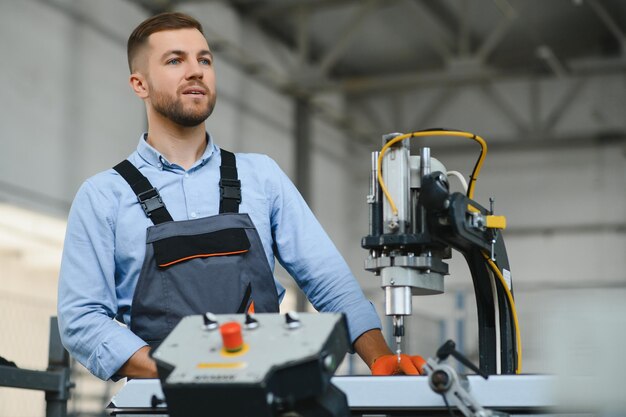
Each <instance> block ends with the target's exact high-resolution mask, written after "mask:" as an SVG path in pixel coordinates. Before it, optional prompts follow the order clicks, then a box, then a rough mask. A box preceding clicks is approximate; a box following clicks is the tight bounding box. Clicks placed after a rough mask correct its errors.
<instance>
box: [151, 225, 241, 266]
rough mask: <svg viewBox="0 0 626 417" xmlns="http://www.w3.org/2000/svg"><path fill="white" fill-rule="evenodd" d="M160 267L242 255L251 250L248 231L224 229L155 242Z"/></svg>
mask: <svg viewBox="0 0 626 417" xmlns="http://www.w3.org/2000/svg"><path fill="white" fill-rule="evenodd" d="M153 245H154V257H155V260H156V264H157V266H158V267H159V268H161V269H164V268H169V267H171V266H173V265H177V264H180V263H183V262H187V261H190V260H192V259H198V258H211V257H221V256H232V255H241V254H244V253H246V252H248V250H250V240H249V239H248V236H247V235H246V231H245V230H244V229H240V228H233V229H223V230H217V231H215V232H209V233H202V234H198V235H180V236H172V237H168V238H165V239H161V240H158V241H156V242H154V243H153Z"/></svg>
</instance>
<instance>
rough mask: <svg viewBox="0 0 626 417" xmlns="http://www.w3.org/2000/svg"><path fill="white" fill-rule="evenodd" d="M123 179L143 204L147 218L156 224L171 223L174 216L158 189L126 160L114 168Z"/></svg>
mask: <svg viewBox="0 0 626 417" xmlns="http://www.w3.org/2000/svg"><path fill="white" fill-rule="evenodd" d="M113 169H114V170H116V171H117V172H118V173H119V174H120V175H121V176H122V178H124V179H125V180H126V182H127V183H128V185H130V188H132V189H133V192H134V193H135V194H137V200H139V204H141V208H142V209H143V211H144V213H146V216H148V217H149V218H150V220H152V223H154V224H160V223H165V222H171V221H172V216H170V213H169V211H167V209H166V208H165V204H163V200H162V199H161V196H160V195H159V192H158V191H157V189H156V188H154V187H153V186H152V184H150V181H148V179H147V178H146V177H144V175H143V174H142V173H141V172H139V170H138V169H137V168H136V167H135V166H134V165H133V164H131V163H130V161H129V160H127V159H125V160H123V161H122V162H120V163H119V164H117V165H115V166H114V167H113Z"/></svg>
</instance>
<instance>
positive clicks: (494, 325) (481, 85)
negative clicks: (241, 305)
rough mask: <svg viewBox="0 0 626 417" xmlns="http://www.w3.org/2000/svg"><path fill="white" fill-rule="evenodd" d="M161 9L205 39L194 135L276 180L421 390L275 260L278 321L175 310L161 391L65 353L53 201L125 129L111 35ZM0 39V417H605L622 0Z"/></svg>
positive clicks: (59, 214)
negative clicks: (370, 308) (327, 244)
mask: <svg viewBox="0 0 626 417" xmlns="http://www.w3.org/2000/svg"><path fill="white" fill-rule="evenodd" d="M164 11H180V12H184V13H188V14H190V15H192V16H194V17H195V18H196V19H198V21H200V22H201V23H202V25H203V27H204V35H205V37H206V39H207V41H208V44H209V46H210V48H211V51H212V53H213V56H214V67H215V72H216V80H217V81H216V84H217V104H216V107H215V111H214V112H213V114H212V115H211V116H210V118H209V119H208V120H207V123H206V126H207V131H209V132H210V133H211V135H212V137H213V138H214V139H215V140H216V142H217V144H218V145H219V146H221V147H224V148H226V149H229V150H231V151H233V152H246V153H262V154H267V155H269V156H270V157H271V158H272V159H274V160H275V161H276V163H277V164H278V165H279V166H280V167H281V168H282V170H284V171H285V173H286V174H287V175H288V176H289V178H290V179H291V180H292V181H293V183H294V184H295V185H296V187H297V188H298V190H299V192H300V194H301V195H302V196H303V197H304V199H305V200H306V202H307V203H308V205H309V206H310V207H311V209H312V211H313V213H314V214H315V216H316V217H317V219H318V220H319V222H320V223H321V225H322V226H323V228H324V229H325V231H326V232H327V233H328V234H329V236H330V238H331V239H332V241H333V243H334V244H335V246H336V247H337V249H338V250H339V252H340V253H341V255H342V256H343V257H344V258H345V260H346V261H347V263H348V265H349V266H350V269H351V271H352V273H353V274H354V276H355V277H356V279H357V280H358V283H359V285H360V286H361V288H362V290H363V292H364V293H365V295H366V297H367V298H368V299H369V300H371V302H372V303H373V305H374V306H375V308H376V310H377V312H378V315H379V317H380V319H381V322H382V325H383V329H382V331H383V335H384V336H385V339H386V342H387V344H388V345H389V347H390V348H391V350H392V351H393V352H394V354H397V355H398V358H399V355H401V354H409V355H421V356H422V357H423V358H424V360H425V363H424V364H423V368H422V375H419V376H405V375H394V376H373V375H371V372H370V369H369V367H368V365H367V364H365V363H364V362H363V361H362V360H361V359H360V358H359V357H358V355H356V354H354V353H351V352H353V350H352V347H351V346H350V342H349V338H348V335H347V328H346V323H345V317H344V316H342V315H341V314H335V313H318V312H316V311H315V309H314V308H313V307H312V306H311V304H309V302H308V301H307V300H306V298H305V297H304V294H303V293H302V292H301V291H300V289H299V288H298V286H297V285H296V283H295V281H294V280H293V279H292V278H291V277H290V276H289V274H288V273H287V272H286V271H285V270H284V269H282V267H280V266H279V265H278V263H277V268H276V271H275V276H276V277H277V279H278V280H279V281H280V283H281V284H282V285H283V286H284V287H285V288H286V289H287V293H286V295H285V297H284V299H283V300H282V302H281V304H280V313H276V314H271V313H259V314H253V313H246V314H214V312H210V311H207V312H202V313H201V314H198V315H192V316H187V317H185V318H184V319H183V320H181V322H180V323H179V324H178V326H176V327H175V328H174V330H173V331H172V332H171V333H170V334H169V335H168V336H167V338H166V339H165V340H164V341H163V343H162V344H161V345H159V346H158V347H157V348H156V350H155V351H154V353H153V358H154V359H155V361H156V362H157V367H158V371H159V378H158V379H146V380H142V379H132V380H125V379H122V380H120V381H106V382H105V381H101V380H100V379H98V378H96V377H94V376H93V375H91V374H90V373H89V371H87V370H86V369H85V368H84V367H83V366H82V365H80V364H79V363H78V362H76V360H74V359H73V358H72V357H71V356H70V355H69V354H68V353H67V351H65V349H64V348H63V346H62V344H61V342H60V338H59V330H58V326H57V317H56V315H57V306H56V304H57V284H58V275H59V267H60V260H61V253H62V250H63V242H64V237H65V227H66V219H67V216H68V212H69V209H70V205H71V203H72V200H73V198H74V196H75V194H76V192H77V190H78V188H79V187H80V185H81V184H82V182H83V181H84V180H85V179H86V178H88V177H91V176H92V175H94V174H96V173H97V172H100V171H103V170H105V169H108V168H109V167H111V166H113V165H115V164H116V163H118V162H119V161H120V160H122V159H123V158H125V157H126V156H127V155H128V154H130V153H131V152H132V151H133V150H134V149H135V147H136V144H137V139H138V138H139V136H140V134H141V133H142V132H144V131H145V130H146V126H147V120H146V115H145V111H144V108H143V104H142V103H141V101H140V100H138V99H137V98H136V97H135V96H134V94H133V93H132V91H131V89H130V88H129V86H128V65H127V63H126V41H127V39H128V35H129V34H130V33H131V32H132V30H133V29H134V28H135V27H136V25H137V24H138V23H139V22H141V21H143V20H144V19H146V18H148V17H149V16H151V15H155V14H158V13H161V12H164ZM0 34H1V35H2V36H1V38H2V41H0V51H2V55H3V56H4V58H5V59H4V60H3V63H2V64H1V65H0V92H1V93H0V97H2V98H3V103H4V105H3V107H2V111H0V317H2V320H0V335H1V336H0V416H16V417H20V416H23V417H43V416H46V417H52V416H54V417H63V416H94V417H95V416H98V417H104V416H130V415H157V416H167V415H169V416H172V417H182V416H192V417H193V416H206V415H217V416H231V417H238V416H241V417H243V416H267V417H274V416H277V417H278V416H283V417H286V416H291V417H293V416H303V417H308V416H328V417H347V416H389V417H391V416H430V415H452V416H461V415H463V416H468V417H470V416H479V417H487V416H492V415H600V416H608V415H611V416H624V415H626V399H625V397H624V395H623V393H624V391H625V390H626V383H625V382H624V375H626V355H624V353H623V350H624V346H625V345H626V256H625V255H626V2H624V1H622V0H550V1H545V0H108V1H106V2H104V1H97V0H74V1H64V0H21V1H12V0H0ZM231 330H232V332H233V333H232V334H228V335H226V332H227V331H231Z"/></svg>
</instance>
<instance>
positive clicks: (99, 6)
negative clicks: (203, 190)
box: [0, 0, 626, 416]
mask: <svg viewBox="0 0 626 417" xmlns="http://www.w3.org/2000/svg"><path fill="white" fill-rule="evenodd" d="M182 10H184V11H188V12H190V13H192V14H194V15H195V16H196V17H197V18H199V20H201V21H202V23H203V24H204V25H205V27H207V28H209V32H210V33H211V34H213V33H217V34H219V35H220V37H222V38H223V40H225V41H228V42H230V43H233V44H236V45H239V46H240V48H242V49H243V50H248V51H253V52H254V54H255V57H256V58H258V59H261V60H263V61H264V62H265V61H267V63H268V65H271V66H272V67H273V68H276V69H277V71H281V70H283V71H284V70H286V69H285V68H284V67H286V66H287V64H288V63H289V60H290V59H291V58H290V56H289V53H288V52H287V51H285V50H283V49H281V48H279V47H277V46H275V45H272V43H271V42H270V41H269V40H268V39H266V38H265V37H264V35H263V34H262V33H261V32H260V31H259V30H258V29H257V28H255V27H254V25H251V24H249V22H242V21H241V20H240V18H239V17H238V16H237V14H236V13H235V12H234V11H233V10H231V9H230V8H229V7H228V6H226V5H223V4H222V3H220V2H210V3H206V4H202V5H200V4H194V3H191V4H190V5H187V6H185V7H183V8H182ZM145 17H147V16H146V14H145V12H144V11H142V10H141V9H139V8H138V7H137V6H135V5H133V4H131V3H129V2H127V1H123V0H109V1H107V2H101V1H96V0H89V1H87V0H83V1H80V2H70V1H60V0H59V1H53V0H49V1H45V0H40V1H38V0H23V1H19V2H17V1H9V0H1V1H0V39H3V40H2V41H1V42H0V54H1V55H2V56H3V57H4V60H3V63H2V65H0V97H1V98H2V103H3V106H2V111H1V112H0V265H2V267H1V268H0V316H1V317H3V320H1V321H0V335H2V336H0V356H4V357H7V358H9V359H12V360H14V361H16V362H17V363H18V365H19V366H23V367H27V368H37V369H42V368H45V366H46V352H47V326H48V317H49V316H50V315H54V314H55V303H56V280H57V272H58V261H59V259H60V250H61V247H62V238H63V235H62V231H63V227H64V219H65V216H66V215H67V210H68V209H69V204H70V203H71V200H72V198H73V195H74V193H75V192H76V190H77V189H78V187H79V186H80V184H81V182H82V181H83V180H84V179H85V178H87V177H89V176H91V175H93V174H95V173H97V172H99V171H101V170H104V169H107V168H108V167H111V166H112V165H114V164H116V163H117V162H119V161H120V160H121V159H122V158H124V157H126V156H127V155H128V154H129V153H130V152H132V151H133V149H134V148H135V146H136V144H137V141H138V139H139V136H140V134H141V133H142V132H143V130H144V129H145V124H146V121H145V115H144V112H143V105H142V103H141V102H140V100H139V99H137V98H136V97H134V95H133V93H132V92H131V90H130V88H129V87H128V84H127V78H128V68H127V64H126V58H125V42H126V38H127V36H128V34H129V33H130V32H131V31H132V29H133V28H134V27H135V26H136V24H137V23H138V22H140V21H141V20H142V19H143V18H145ZM209 38H211V36H209ZM215 55H216V63H215V65H216V73H217V85H218V102H217V106H216V109H215V112H214V113H213V115H212V116H211V118H210V119H209V120H208V123H207V127H208V130H209V131H210V132H211V133H212V135H213V136H214V138H215V139H216V141H217V143H218V144H219V145H220V146H223V147H224V148H227V149H229V150H232V151H237V152H262V153H266V154H269V155H270V156H271V157H272V158H274V159H275V160H276V161H277V162H278V164H279V165H280V166H281V167H282V168H283V170H284V171H285V172H286V173H287V174H288V175H290V176H291V177H292V178H293V179H295V177H294V176H295V163H294V155H295V145H294V128H295V104H294V101H293V99H292V98H290V97H287V96H285V95H283V94H281V93H279V92H277V91H275V90H272V89H271V88H269V87H267V86H266V85H263V84H262V83H260V82H258V81H255V80H253V79H251V78H250V77H249V76H248V75H247V74H246V73H245V72H243V71H242V70H241V69H240V68H239V67H237V66H236V65H234V64H233V63H232V61H230V62H229V60H228V59H222V55H221V54H220V52H219V50H216V54H215ZM570 82H571V80H559V79H545V80H532V81H531V80H521V81H519V82H501V83H498V84H496V85H495V88H496V89H497V91H498V94H499V96H500V97H503V98H504V99H505V101H506V103H507V106H504V110H503V106H502V105H496V104H494V101H490V100H488V99H486V98H485V95H484V94H483V93H482V92H481V91H479V90H476V89H473V88H466V89H459V90H458V92H457V93H456V95H455V98H454V99H453V100H451V101H450V102H449V103H448V105H447V106H446V108H445V110H442V111H439V112H437V113H436V114H435V113H432V114H430V115H429V116H428V117H420V115H424V112H425V111H427V109H428V108H429V105H430V103H431V102H432V101H433V100H434V99H435V97H436V95H437V90H436V89H433V90H429V91H422V92H419V93H415V94H412V93H406V94H404V95H403V96H402V100H403V105H402V106H400V107H398V106H390V105H389V103H388V102H386V101H385V100H382V99H378V98H377V97H376V96H373V97H370V98H368V99H366V100H368V105H369V106H371V108H373V109H374V113H375V116H376V117H365V116H364V115H363V114H362V113H358V112H354V116H355V117H356V118H357V119H359V118H361V120H360V122H361V123H362V124H363V125H364V126H366V125H367V126H369V127H370V130H371V131H373V132H374V133H376V135H377V136H379V135H381V134H383V133H386V132H389V131H408V130H410V129H416V130H417V129H423V128H425V127H433V126H445V127H451V128H456V129H463V130H469V131H472V132H474V133H477V134H480V135H482V136H483V137H484V138H485V139H486V140H487V141H488V143H489V144H492V143H493V147H492V149H491V150H490V152H489V154H488V157H487V160H486V163H485V166H484V169H483V171H482V173H481V175H480V178H479V181H478V184H477V188H476V198H477V200H478V201H479V202H481V203H482V204H483V205H488V204H489V203H488V199H489V198H490V197H494V198H495V207H496V212H497V213H498V214H504V215H506V216H507V219H508V225H509V230H508V231H507V232H505V233H507V234H506V235H505V236H506V243H507V250H508V253H509V258H510V262H511V267H512V271H513V277H514V285H515V289H516V299H517V304H518V309H519V315H520V322H521V324H522V336H523V341H524V346H525V366H524V371H525V372H542V371H544V370H545V369H546V364H545V361H546V359H545V357H544V356H543V355H542V351H543V350H542V349H544V348H545V346H544V345H545V338H544V336H545V333H544V332H545V331H546V330H545V327H544V326H543V325H542V320H543V319H544V318H545V317H546V314H548V312H549V311H551V310H549V309H548V306H550V305H552V304H553V303H556V302H557V301H558V302H559V303H565V304H566V305H567V304H568V303H569V302H570V301H571V302H572V303H573V302H574V300H577V299H579V298H577V297H578V296H579V294H580V292H581V291H583V292H584V291H587V290H591V289H593V292H594V294H596V295H597V298H599V299H602V294H613V296H615V294H616V293H619V292H623V291H624V288H625V287H626V285H625V284H626V272H624V271H626V257H624V254H625V253H626V239H625V233H626V191H625V190H626V149H625V147H624V141H623V140H618V141H616V140H612V139H611V138H610V137H606V138H591V137H589V136H586V134H587V130H586V127H588V126H590V125H593V124H599V123H600V124H602V126H604V127H606V129H607V131H610V130H611V128H620V129H622V130H623V129H624V128H625V127H626V126H625V125H626V119H625V118H624V117H623V115H624V114H626V78H625V77H624V76H623V75H613V76H607V77H598V78H597V79H594V80H592V81H590V82H589V83H587V84H586V85H585V86H584V88H582V89H581V91H580V93H579V96H578V98H577V103H580V104H576V105H573V106H571V107H570V108H568V109H567V111H566V112H563V114H557V115H555V114H554V112H553V109H554V106H556V105H558V101H559V100H560V98H561V97H563V95H564V94H565V93H564V92H566V91H567V88H568V84H569V83H570ZM533 91H535V93H532V92H533ZM537 91H539V93H537ZM533 94H539V99H538V100H537V99H536V96H534V95H533ZM533 97H535V98H533ZM328 100H329V102H330V103H331V104H329V106H330V107H331V108H336V110H333V111H336V112H338V113H340V112H342V111H343V110H344V109H345V110H347V111H348V112H350V111H351V110H350V106H351V101H350V100H344V99H343V98H342V97H341V96H339V95H336V96H330V97H328ZM537 103H541V106H540V108H536V107H535V106H536V104H537ZM398 108H400V110H399V111H398V110H397V109H398ZM512 114H513V115H516V114H517V115H518V116H519V117H520V118H522V119H523V118H526V117H531V116H532V115H534V116H532V117H538V118H539V119H542V120H547V121H548V122H551V123H552V126H550V129H551V130H550V135H547V136H546V135H545V134H543V133H545V132H543V133H542V135H539V134H537V132H522V133H520V132H519V130H518V129H516V123H515V116H512ZM550 116H553V117H550ZM557 116H558V117H557ZM394 121H397V123H398V124H399V126H396V125H395V124H394ZM414 123H416V124H419V125H413V124H414ZM312 138H313V140H312V141H313V147H312V151H311V152H312V154H311V158H312V166H311V167H312V174H311V178H312V190H311V194H310V197H309V200H310V204H311V206H312V208H313V210H314V212H315V213H316V215H317V216H318V218H319V220H320V221H321V223H322V224H323V225H324V227H325V228H326V230H327V232H328V233H329V234H330V236H331V237H332V239H333V241H334V242H335V244H336V245H337V247H338V248H339V250H340V251H341V253H342V254H343V255H344V256H345V257H346V259H347V261H348V263H349V264H350V266H351V267H352V269H353V271H354V273H355V275H356V277H357V279H358V280H359V282H360V283H361V285H362V287H363V288H364V290H365V292H366V294H367V295H368V296H369V297H370V298H371V299H372V300H373V301H374V302H375V303H376V305H377V307H379V311H381V310H380V308H381V306H382V291H381V290H380V289H379V283H378V281H377V278H375V277H374V276H373V275H371V274H369V273H366V272H365V271H363V269H362V265H363V259H364V258H365V256H366V252H365V251H364V250H362V249H361V248H360V238H361V237H362V236H363V235H364V234H365V233H366V232H367V206H366V202H365V196H366V194H367V190H368V178H369V169H370V156H369V153H370V152H371V151H373V150H375V149H376V146H377V144H379V143H380V142H379V139H378V137H373V138H371V140H369V142H368V143H369V144H367V143H366V144H363V142H364V141H363V140H362V139H363V138H354V137H351V136H349V135H347V134H346V133H345V132H342V131H341V130H340V129H338V128H337V127H335V126H332V125H330V124H329V123H328V122H327V121H324V120H321V119H319V118H317V117H314V119H313V126H312ZM550 138H552V140H551V139H550ZM366 142H367V141H366ZM370 144H371V145H370ZM420 145H421V146H423V145H427V146H432V149H433V151H432V153H433V156H434V157H436V158H438V159H439V160H441V161H442V162H443V163H444V164H445V165H446V166H447V167H448V169H456V170H459V171H461V172H462V173H464V174H465V175H466V176H467V175H469V173H470V171H471V168H472V166H473V164H474V161H475V158H476V157H477V153H478V149H477V148H475V147H474V146H472V144H471V143H464V142H463V140H461V139H445V141H443V142H442V143H438V142H436V140H433V141H429V142H420ZM452 184H453V187H458V183H455V182H454V180H453V182H452ZM458 190H460V188H458ZM24 210H28V211H29V212H35V213H37V215H36V217H34V218H33V217H32V216H30V215H29V216H28V217H25V215H24ZM37 216H39V217H37ZM12 219H13V220H12ZM20 219H24V220H20ZM33 219H34V220H33ZM25 222H28V223H27V224H24V223H25ZM33 242H34V244H35V245H36V246H32V244H33ZM27 247H28V248H29V249H26V248H27ZM33 248H34V249H33ZM451 271H452V272H451V276H450V277H449V278H447V282H446V287H447V292H446V294H444V295H441V296H434V297H426V298H423V299H422V298H420V299H416V300H414V307H415V309H416V315H415V317H413V319H412V320H411V322H410V326H409V327H410V328H409V330H408V333H409V335H410V336H409V337H408V340H407V348H408V349H409V350H411V351H413V352H415V353H420V354H422V355H424V356H428V355H432V354H433V353H434V350H435V349H436V347H437V346H438V345H439V344H440V343H441V342H442V341H443V340H445V338H449V337H453V338H455V339H457V341H458V343H459V344H460V345H461V347H462V348H464V350H465V351H466V353H468V354H469V355H470V356H472V355H474V356H475V354H476V350H477V335H476V330H475V326H476V323H475V321H476V319H475V311H474V307H473V298H472V297H473V295H472V287H471V280H470V277H469V274H468V271H467V267H466V266H465V265H464V262H463V260H462V259H461V258H460V257H459V256H456V257H455V258H454V259H453V260H452V261H451ZM278 273H279V276H280V279H281V281H283V282H285V284H286V285H290V286H291V287H293V284H290V280H289V278H288V277H286V276H284V272H280V271H279V272H278ZM288 302H291V301H290V300H289V301H288ZM571 308H572V309H575V308H576V306H575V305H572V306H571ZM383 321H385V320H383ZM578 330H580V331H586V330H588V329H585V328H582V329H578ZM366 371H367V368H365V367H364V365H363V364H362V363H361V362H360V360H358V359H353V360H351V361H349V362H348V361H347V362H346V364H345V365H344V367H342V372H355V373H364V372H366ZM81 375H82V374H81ZM80 381H82V382H81V384H83V385H82V386H80V385H79V389H78V390H77V393H79V395H77V396H76V397H75V402H74V405H73V407H74V410H79V409H80V410H84V412H85V413H89V412H91V413H94V414H97V413H99V412H100V411H101V407H102V399H103V398H104V397H106V396H108V395H110V394H111V393H112V392H113V391H114V390H115V389H116V388H115V387H114V386H113V387H112V384H109V385H105V384H104V383H101V382H99V381H97V380H95V379H90V378H89V377H86V376H84V375H82V376H80ZM81 395H82V396H81ZM43 410H44V402H43V394H41V393H32V392H24V391H18V390H13V389H6V388H0V415H14V416H20V415H22V416H36V415H43Z"/></svg>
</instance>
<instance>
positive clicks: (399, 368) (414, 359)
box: [371, 354, 426, 375]
mask: <svg viewBox="0 0 626 417" xmlns="http://www.w3.org/2000/svg"><path fill="white" fill-rule="evenodd" d="M425 364H426V361H425V360H424V358H422V357H421V356H419V355H414V356H410V355H405V354H400V362H398V355H383V356H379V357H378V358H376V359H375V360H374V363H373V364H372V367H371V368H372V375H401V374H404V375H420V374H421V373H422V367H423V366H424V365H425Z"/></svg>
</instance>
